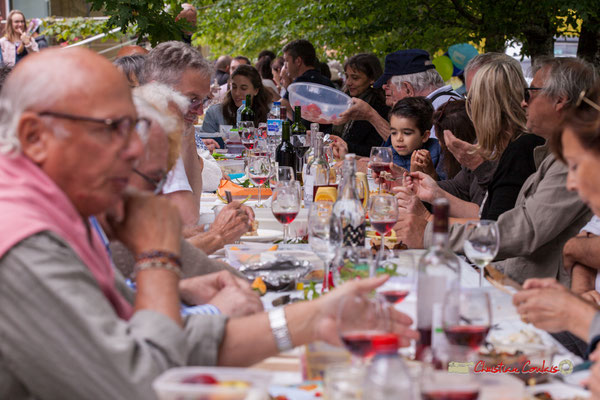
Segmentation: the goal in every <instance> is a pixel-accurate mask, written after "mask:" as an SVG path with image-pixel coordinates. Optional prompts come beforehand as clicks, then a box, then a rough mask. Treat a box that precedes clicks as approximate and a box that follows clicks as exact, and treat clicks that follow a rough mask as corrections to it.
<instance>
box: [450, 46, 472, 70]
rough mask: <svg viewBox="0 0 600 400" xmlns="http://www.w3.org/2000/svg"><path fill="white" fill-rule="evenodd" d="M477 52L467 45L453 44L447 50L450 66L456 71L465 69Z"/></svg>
mask: <svg viewBox="0 0 600 400" xmlns="http://www.w3.org/2000/svg"><path fill="white" fill-rule="evenodd" d="M477 54H479V52H478V51H477V49H476V48H475V47H474V46H473V45H472V44H469V43H459V44H454V45H452V46H450V47H449V48H448V56H449V57H450V60H452V64H454V66H455V67H456V68H458V69H461V70H462V69H465V67H466V66H467V63H468V62H469V61H471V59H472V58H473V57H475V56H476V55H477Z"/></svg>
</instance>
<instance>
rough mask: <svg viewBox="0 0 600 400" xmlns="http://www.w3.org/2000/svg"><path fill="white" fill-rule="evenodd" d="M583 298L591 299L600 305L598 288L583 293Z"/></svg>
mask: <svg viewBox="0 0 600 400" xmlns="http://www.w3.org/2000/svg"><path fill="white" fill-rule="evenodd" d="M581 298H582V299H585V300H587V301H589V302H590V303H592V304H596V305H600V293H598V292H597V291H596V290H589V291H587V292H585V293H583V294H582V295H581Z"/></svg>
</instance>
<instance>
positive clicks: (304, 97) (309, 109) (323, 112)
mask: <svg viewBox="0 0 600 400" xmlns="http://www.w3.org/2000/svg"><path fill="white" fill-rule="evenodd" d="M288 93H289V95H290V104H291V105H292V107H295V106H301V107H302V118H304V119H305V120H308V121H311V122H317V123H319V124H325V125H327V124H331V123H333V122H335V121H336V120H337V119H338V117H339V115H340V113H342V112H344V111H346V110H347V109H348V108H350V105H351V104H352V100H351V99H350V96H348V95H347V94H345V93H342V92H340V91H339V90H337V89H333V88H330V87H329V86H325V85H319V84H317V83H306V82H301V83H292V84H291V85H290V86H289V87H288Z"/></svg>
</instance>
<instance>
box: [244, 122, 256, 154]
mask: <svg viewBox="0 0 600 400" xmlns="http://www.w3.org/2000/svg"><path fill="white" fill-rule="evenodd" d="M248 123H250V124H252V125H254V123H253V122H251V121H243V122H240V127H241V129H242V130H241V132H240V135H241V137H242V144H243V145H244V147H245V148H246V149H248V150H252V149H254V147H256V142H257V141H258V138H257V137H256V130H255V129H254V126H244V125H248Z"/></svg>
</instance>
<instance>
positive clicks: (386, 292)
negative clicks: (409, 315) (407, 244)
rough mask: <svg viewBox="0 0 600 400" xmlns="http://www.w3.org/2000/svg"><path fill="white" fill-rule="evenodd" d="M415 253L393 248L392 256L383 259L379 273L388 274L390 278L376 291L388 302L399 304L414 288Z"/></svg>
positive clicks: (415, 275)
mask: <svg viewBox="0 0 600 400" xmlns="http://www.w3.org/2000/svg"><path fill="white" fill-rule="evenodd" d="M418 259H419V257H418V255H417V253H414V252H413V251H411V250H393V251H392V256H391V257H389V258H387V259H385V260H383V261H382V263H381V267H380V268H378V269H377V270H376V275H378V274H379V273H384V274H388V275H389V276H390V278H389V279H388V280H387V281H386V282H385V283H384V284H383V285H381V286H379V287H378V288H377V293H378V294H380V295H381V296H383V298H384V299H385V300H386V301H387V302H388V303H389V304H390V305H394V304H400V303H401V302H402V300H404V299H405V298H406V297H407V296H408V295H409V294H410V293H411V292H413V291H414V290H415V283H416V278H417V260H418Z"/></svg>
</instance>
